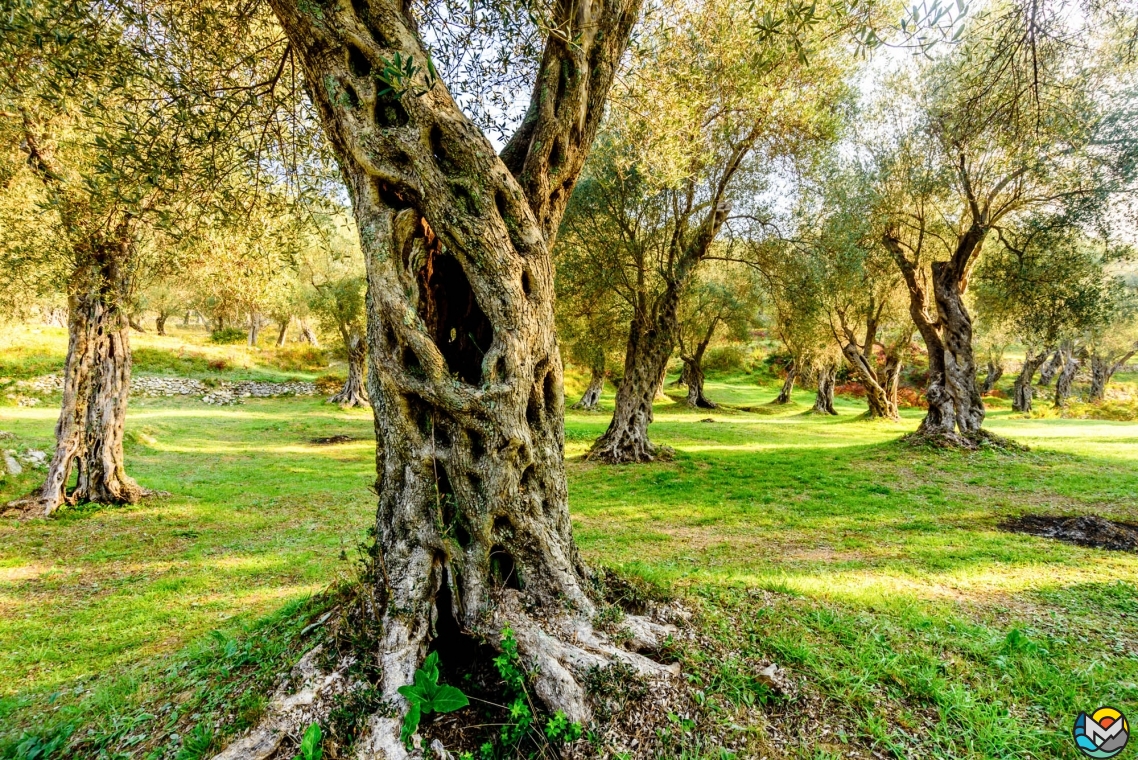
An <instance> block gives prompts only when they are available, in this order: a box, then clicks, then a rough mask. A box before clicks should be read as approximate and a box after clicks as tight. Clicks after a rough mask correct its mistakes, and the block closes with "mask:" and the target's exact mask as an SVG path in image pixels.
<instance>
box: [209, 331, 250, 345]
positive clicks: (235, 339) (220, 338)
mask: <svg viewBox="0 0 1138 760" xmlns="http://www.w3.org/2000/svg"><path fill="white" fill-rule="evenodd" d="M248 338H249V336H248V335H247V334H246V333H245V331H244V330H242V329H240V328H237V327H223V328H221V329H220V330H214V331H213V332H211V333H210V334H209V340H210V342H211V343H220V344H223V345H225V344H230V343H242V342H244V341H246V340H248Z"/></svg>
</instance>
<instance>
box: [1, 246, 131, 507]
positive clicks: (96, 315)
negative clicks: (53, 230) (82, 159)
mask: <svg viewBox="0 0 1138 760" xmlns="http://www.w3.org/2000/svg"><path fill="white" fill-rule="evenodd" d="M92 247H93V248H94V250H93V252H92V255H91V256H90V258H89V261H88V263H84V264H81V265H80V266H79V267H78V268H77V270H76V272H75V273H74V275H73V276H72V281H71V287H70V291H71V292H70V295H69V297H68V307H69V314H68V332H69V341H68V347H67V360H66V364H65V366H64V371H63V400H62V404H61V410H60V413H59V420H58V422H57V423H56V426H55V454H54V456H53V457H52V460H51V465H50V466H49V468H48V472H47V478H46V480H45V482H44V484H43V486H42V487H41V488H40V489H39V490H38V491H37V492H36V493H34V494H33V495H32V496H29V497H28V498H26V499H21V500H18V501H16V502H13V504H14V505H16V506H20V507H23V508H25V509H28V510H29V511H31V512H33V513H36V514H41V515H43V516H45V517H46V516H50V515H51V514H52V513H54V512H55V511H56V510H57V509H58V508H59V507H60V506H62V505H63V504H78V503H83V502H97V503H101V504H132V503H135V502H137V501H138V500H139V499H141V498H142V497H143V496H144V495H145V492H144V491H143V489H141V488H140V487H139V486H138V484H137V483H136V482H135V481H134V480H133V479H132V478H130V477H129V476H128V475H127V474H126V466H125V464H124V461H123V429H124V425H125V421H126V408H127V398H128V396H129V393H130V368H131V357H130V326H129V324H128V319H127V315H126V313H125V311H124V310H123V309H122V307H121V298H120V295H121V293H122V291H123V289H124V275H123V273H122V269H121V264H122V261H123V259H124V257H125V255H126V254H125V251H126V250H127V247H126V246H125V245H116V244H103V245H99V246H97V247H95V246H92ZM73 469H75V470H77V473H78V477H77V480H76V484H75V487H74V488H72V489H71V490H70V491H69V490H68V487H67V483H68V481H69V479H70V476H71V472H72V470H73Z"/></svg>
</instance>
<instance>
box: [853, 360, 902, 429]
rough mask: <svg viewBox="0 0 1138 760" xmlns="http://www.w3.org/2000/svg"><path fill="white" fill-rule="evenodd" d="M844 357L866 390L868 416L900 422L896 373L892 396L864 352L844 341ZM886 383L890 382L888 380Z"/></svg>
mask: <svg viewBox="0 0 1138 760" xmlns="http://www.w3.org/2000/svg"><path fill="white" fill-rule="evenodd" d="M842 355H843V356H845V357H846V362H848V363H849V365H850V368H851V369H853V371H854V374H856V375H857V378H858V380H859V381H860V382H861V384H862V387H864V388H865V402H866V405H867V407H868V408H867V409H866V415H867V416H868V417H869V418H870V419H884V420H893V421H897V420H900V419H901V415H900V413H899V412H898V411H897V388H896V382H895V378H896V375H897V373H896V372H895V373H894V374H893V377H894V381H893V382H892V389H893V394H892V395H890V393H889V390H887V388H886V386H883V385H882V384H881V381H880V380H879V379H878V377H877V372H876V371H874V369H873V367H871V366H870V365H869V362H868V360H867V359H866V358H865V356H864V355H863V354H862V352H861V351H858V350H857V346H855V345H854V344H853V343H851V342H847V341H843V342H842ZM886 382H889V381H888V380H887V381H886Z"/></svg>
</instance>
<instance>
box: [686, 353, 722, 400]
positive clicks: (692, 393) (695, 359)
mask: <svg viewBox="0 0 1138 760" xmlns="http://www.w3.org/2000/svg"><path fill="white" fill-rule="evenodd" d="M683 360H684V371H685V372H686V373H687V386H688V396H687V400H686V403H687V405H688V406H690V407H691V408H692V409H715V408H716V404H715V402H714V401H712V400H711V399H709V398H708V397H707V396H705V395H703V356H701V355H698V354H697V355H696V356H690V357H689V356H685V357H683Z"/></svg>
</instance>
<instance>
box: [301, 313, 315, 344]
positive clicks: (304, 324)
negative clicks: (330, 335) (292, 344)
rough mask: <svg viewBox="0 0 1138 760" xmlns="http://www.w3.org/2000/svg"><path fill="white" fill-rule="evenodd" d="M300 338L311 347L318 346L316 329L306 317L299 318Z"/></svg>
mask: <svg viewBox="0 0 1138 760" xmlns="http://www.w3.org/2000/svg"><path fill="white" fill-rule="evenodd" d="M300 339H301V340H303V341H304V342H305V343H308V344H309V345H311V346H312V347H313V348H320V339H319V338H317V337H316V331H315V330H313V329H312V325H310V324H308V320H307V319H302V320H300Z"/></svg>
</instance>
